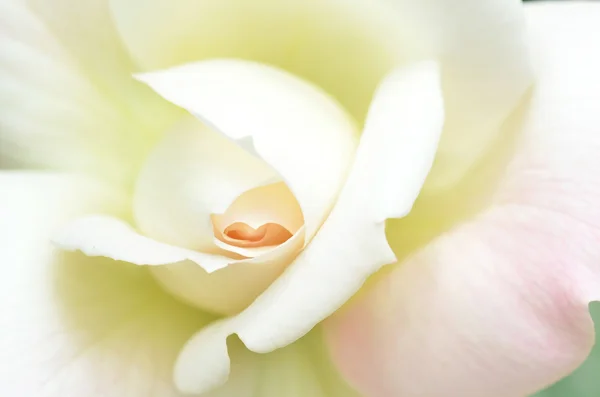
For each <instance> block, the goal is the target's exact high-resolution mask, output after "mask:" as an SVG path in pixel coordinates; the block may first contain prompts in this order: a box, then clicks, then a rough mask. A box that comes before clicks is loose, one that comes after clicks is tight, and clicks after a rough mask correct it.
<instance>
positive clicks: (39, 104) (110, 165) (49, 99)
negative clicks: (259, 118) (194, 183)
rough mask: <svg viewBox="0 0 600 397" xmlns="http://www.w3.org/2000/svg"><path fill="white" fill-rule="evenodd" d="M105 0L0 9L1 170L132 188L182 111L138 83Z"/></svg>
mask: <svg viewBox="0 0 600 397" xmlns="http://www.w3.org/2000/svg"><path fill="white" fill-rule="evenodd" d="M133 70H134V69H133V66H132V64H131V61H130V60H129V55H128V54H127V53H126V52H124V51H123V49H122V48H121V47H120V40H119V38H118V36H117V35H115V32H114V30H113V27H112V24H111V20H110V16H109V14H108V9H107V2H106V1H104V0H92V1H85V2H81V1H76V0H73V1H72V0H59V1H53V2H52V3H49V2H47V1H43V0H42V1H38V0H30V1H27V0H7V1H3V2H2V4H1V5H0V164H2V165H3V166H5V167H6V166H9V167H40V168H47V167H52V168H55V169H68V170H76V171H83V172H88V173H94V174H96V175H100V176H101V177H103V178H105V179H109V180H111V181H114V182H118V183H122V184H130V183H131V182H132V179H133V175H134V174H135V172H136V171H137V168H138V167H139V166H140V165H141V161H142V160H143V158H144V156H145V155H146V154H147V152H148V150H149V147H151V146H152V144H153V143H154V142H155V141H156V139H158V136H159V134H160V133H161V132H162V130H163V129H164V128H165V127H166V126H167V125H169V124H170V123H172V120H173V117H175V116H177V117H179V112H178V111H177V109H174V108H173V107H171V106H169V105H168V104H166V103H164V102H163V101H161V100H160V98H157V97H156V96H155V95H154V94H153V93H152V92H151V91H150V90H148V89H147V88H146V87H144V86H143V85H141V84H139V83H138V82H135V81H134V80H132V79H131V72H132V71H133Z"/></svg>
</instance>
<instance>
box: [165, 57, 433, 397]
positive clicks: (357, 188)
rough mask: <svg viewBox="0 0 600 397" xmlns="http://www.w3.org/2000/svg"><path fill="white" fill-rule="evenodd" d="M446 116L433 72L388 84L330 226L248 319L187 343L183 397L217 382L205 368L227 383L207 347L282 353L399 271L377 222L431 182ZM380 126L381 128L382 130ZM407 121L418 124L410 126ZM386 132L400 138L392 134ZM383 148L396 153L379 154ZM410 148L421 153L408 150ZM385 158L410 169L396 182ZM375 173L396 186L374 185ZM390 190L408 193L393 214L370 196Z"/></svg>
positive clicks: (220, 325) (426, 67)
mask: <svg viewBox="0 0 600 397" xmlns="http://www.w3.org/2000/svg"><path fill="white" fill-rule="evenodd" d="M390 87H393V88H395V89H390ZM390 102H396V103H398V105H404V106H405V108H401V110H399V111H400V112H406V114H407V115H406V117H397V116H395V115H394V114H393V113H389V112H387V111H385V109H386V107H387V106H388V104H389V103H390ZM442 109H443V101H442V95H441V87H440V76H439V69H438V67H437V65H436V64H435V63H419V64H415V65H411V66H410V67H407V68H405V69H403V70H401V71H397V72H395V73H394V74H393V75H391V76H390V78H389V79H387V80H386V81H384V83H383V84H382V87H381V89H380V91H379V93H378V95H377V99H376V100H375V101H374V105H373V109H372V112H371V116H372V117H371V116H370V117H369V118H370V120H369V122H368V123H367V124H368V127H367V129H366V130H365V132H364V134H363V137H362V140H361V143H360V146H359V148H358V152H357V155H356V159H355V162H354V165H353V167H352V170H351V172H350V175H349V177H348V180H347V182H346V185H345V186H344V189H343V190H342V193H341V195H340V197H339V200H338V202H337V204H336V206H335V207H334V209H333V211H332V212H331V214H330V216H329V217H328V219H327V220H326V221H325V223H324V224H323V226H322V228H321V229H320V231H319V232H318V233H317V235H316V236H315V238H314V239H313V240H312V242H311V243H310V244H309V245H308V247H307V248H306V249H305V250H304V251H303V252H302V253H301V254H300V255H299V256H298V258H296V260H295V261H294V262H293V263H292V265H290V267H288V268H287V269H286V271H285V272H284V274H283V275H282V276H281V277H279V278H278V279H277V280H276V281H275V282H274V283H273V285H272V286H271V287H269V289H268V290H267V291H265V292H264V293H263V294H262V295H261V296H259V297H258V298H257V299H256V301H254V303H253V304H252V305H251V306H250V307H249V308H248V309H246V310H245V311H243V312H242V313H241V314H239V315H238V316H235V317H231V318H229V319H225V320H221V321H219V322H216V323H214V324H212V325H210V326H209V327H207V328H206V329H204V330H202V331H200V332H199V333H198V334H197V335H195V336H194V337H193V338H192V339H191V340H190V341H189V342H188V344H187V346H186V347H185V348H184V349H183V351H182V353H181V355H180V357H179V359H178V361H177V366H176V368H175V380H176V383H177V384H178V386H179V387H180V388H181V389H182V390H183V391H186V392H201V391H204V390H207V389H210V388H211V387H214V386H215V385H216V384H218V382H217V380H218V378H216V377H214V376H211V377H210V378H207V377H206V376H205V375H204V374H205V373H206V371H208V368H207V365H210V371H213V372H212V373H213V375H214V374H219V376H221V379H220V381H221V382H223V381H224V379H226V376H227V373H228V368H229V358H228V357H227V355H226V354H223V353H224V350H223V349H221V350H219V351H218V352H217V351H215V350H214V349H213V346H218V345H220V346H223V343H224V340H225V338H227V336H229V335H230V334H233V333H236V334H237V335H238V336H239V337H240V339H241V340H242V341H243V342H244V344H245V345H246V346H247V347H248V348H249V349H250V350H253V351H256V352H261V353H266V352H270V351H273V350H275V349H278V348H281V347H283V346H286V345H288V344H289V343H292V342H294V341H295V340H297V339H298V338H300V337H301V336H302V335H304V334H306V333H307V332H308V331H310V329H311V328H313V327H314V326H315V325H316V324H317V323H318V322H320V321H321V320H323V319H324V318H325V317H327V316H328V315H330V314H331V313H332V312H333V311H335V310H336V309H338V308H339V307H340V306H341V305H342V304H343V303H344V302H345V301H346V300H347V299H349V298H350V297H351V296H352V295H353V294H354V293H355V292H356V291H357V290H358V289H359V288H360V286H361V285H362V284H363V282H364V281H365V280H366V278H367V277H368V276H369V275H371V274H372V273H374V272H375V271H376V270H378V269H379V268H380V267H381V266H383V265H385V264H388V263H392V262H394V261H395V257H394V254H393V252H392V251H391V249H390V247H389V245H388V244H387V240H386V237H385V222H384V221H383V219H381V217H392V216H397V215H399V214H405V213H406V212H408V210H409V209H410V207H411V205H412V202H411V199H414V197H416V195H417V192H418V191H419V190H420V188H421V186H420V185H418V184H415V183H414V178H415V177H414V174H415V173H416V174H417V175H418V176H419V178H420V179H421V183H423V181H424V180H425V177H426V176H427V173H428V171H429V168H430V164H431V160H432V158H433V154H434V153H435V150H436V147H437V144H438V139H439V134H441V130H442V124H443V110H442ZM408 113H413V114H411V115H408ZM380 117H381V118H382V119H383V120H387V122H385V121H379V120H378V119H379V118H380ZM408 120H412V121H413V123H414V124H407V121H408ZM388 123H389V124H388ZM392 125H396V127H397V128H401V129H405V130H396V129H395V128H393V127H391V126H392ZM407 129H408V130H407ZM416 141H421V143H420V144H416V143H414V142H416ZM409 142H413V143H412V144H410V143H409ZM387 146H393V147H394V148H395V150H387V149H385V150H384V147H387ZM415 147H419V148H421V150H419V151H415V150H413V148H415ZM389 156H392V157H398V156H399V157H404V156H406V158H407V159H406V160H405V164H406V165H407V167H406V168H404V169H399V170H398V172H397V173H396V174H392V173H388V172H387V171H388V170H387V169H386V168H385V167H386V166H387V165H388V164H390V161H391V160H392V159H382V157H389ZM408 159H411V160H410V161H409V160H408ZM379 172H382V173H385V175H387V176H389V177H393V178H392V180H386V179H384V178H374V177H373V176H374V175H376V174H377V173H379ZM390 183H398V184H404V183H406V185H405V186H406V190H401V191H394V192H393V193H394V194H395V198H396V205H395V206H391V205H389V203H390V201H387V200H385V199H382V198H380V197H378V196H375V195H374V194H373V193H374V192H380V191H383V186H382V184H383V185H387V184H390ZM399 193H400V194H399ZM381 208H384V209H385V210H386V211H387V212H383V211H381ZM209 363H210V364H209Z"/></svg>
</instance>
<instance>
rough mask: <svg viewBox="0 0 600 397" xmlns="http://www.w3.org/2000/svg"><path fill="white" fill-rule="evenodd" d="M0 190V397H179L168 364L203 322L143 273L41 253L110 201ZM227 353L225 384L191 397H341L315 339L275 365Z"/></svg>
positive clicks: (81, 192) (51, 179)
mask: <svg viewBox="0 0 600 397" xmlns="http://www.w3.org/2000/svg"><path fill="white" fill-rule="evenodd" d="M0 191H1V192H2V194H0V220H1V221H0V270H1V271H2V277H1V278H0V313H2V316H1V317H0V327H1V329H2V332H1V333H0V351H2V354H1V355H0V395H2V396H11V397H12V396H44V397H82V396H85V397H105V396H107V395H109V396H111V397H148V396H153V395H154V396H161V397H183V396H184V395H183V394H181V393H180V392H178V391H177V390H176V389H175V388H174V385H173V381H172V376H171V374H172V369H173V364H174V359H175V357H176V355H177V353H178V351H179V349H180V348H181V346H182V345H183V343H184V342H185V340H186V339H187V338H188V337H189V336H190V335H191V334H192V333H193V332H195V331H196V330H197V329H198V328H200V327H202V326H203V325H204V324H206V323H207V322H208V321H210V320H211V317H210V316H207V315H205V314H202V313H199V312H198V311H196V310H195V309H191V308H190V307H188V306H186V305H182V304H180V303H178V302H176V301H174V300H173V299H172V298H171V297H169V296H168V295H167V294H166V293H165V292H163V291H162V290H161V289H160V288H159V287H158V286H157V285H156V284H155V283H154V281H153V279H152V278H151V277H149V275H148V273H147V272H146V271H145V270H144V269H143V268H140V267H137V266H134V265H131V264H127V263H123V262H114V261H111V260H108V259H105V258H89V257H85V256H84V255H81V254H79V253H77V254H71V253H64V252H60V251H59V250H57V249H55V248H54V247H53V246H52V245H51V243H50V239H51V238H52V237H53V236H54V234H55V233H56V231H57V230H60V228H61V227H62V225H63V223H64V222H65V221H68V220H69V219H72V218H74V217H78V216H80V215H81V214H82V213H88V212H104V211H106V212H107V213H115V212H119V211H120V210H121V207H122V200H121V198H120V195H119V194H116V195H115V194H114V193H112V192H111V191H110V190H109V189H106V187H105V186H104V185H102V184H98V183H94V182H91V181H89V180H85V179H82V178H78V177H71V176H65V175H57V174H50V173H47V174H35V173H12V174H9V173H6V172H4V173H0ZM40 197H43V198H44V200H40ZM229 349H230V352H231V354H232V358H233V363H232V375H231V376H230V380H229V382H228V383H227V384H226V385H224V386H223V387H222V388H219V389H217V390H215V391H214V392H212V393H208V394H204V395H203V397H231V396H236V397H297V396H304V395H306V394H299V393H308V394H309V395H311V396H315V397H348V396H351V395H352V394H351V391H349V390H348V388H347V386H346V385H345V384H344V382H343V381H342V380H341V379H340V378H339V376H337V375H336V372H335V370H334V369H333V368H332V367H331V365H330V363H329V362H328V360H327V357H326V355H325V354H323V351H324V349H323V345H322V342H321V336H320V335H319V334H316V333H313V334H312V335H310V336H309V337H307V338H304V339H303V340H302V341H300V342H299V343H298V344H295V345H294V346H291V347H290V348H288V349H284V350H282V351H280V352H278V354H275V355H267V356H264V355H257V354H253V353H250V352H248V351H247V350H246V349H245V348H244V347H243V346H242V345H241V344H240V343H239V342H237V343H236V342H235V341H232V343H230V344H229Z"/></svg>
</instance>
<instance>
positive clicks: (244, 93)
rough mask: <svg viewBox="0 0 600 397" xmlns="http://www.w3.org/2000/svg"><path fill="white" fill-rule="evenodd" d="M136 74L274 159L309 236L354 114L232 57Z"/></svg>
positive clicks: (330, 191) (324, 208)
mask: <svg viewBox="0 0 600 397" xmlns="http://www.w3.org/2000/svg"><path fill="white" fill-rule="evenodd" d="M138 78H139V79H140V80H141V81H144V82H145V83H147V84H148V85H149V86H150V87H152V88H153V89H154V90H156V92H158V93H159V94H160V95H162V96H163V97H164V98H165V99H167V100H168V101H170V102H173V103H174V104H176V105H178V106H181V107H182V108H184V109H186V110H188V111H189V112H190V113H192V114H193V115H194V116H196V117H198V118H199V119H200V120H202V121H204V122H205V123H206V124H207V125H209V126H211V127H213V128H214V129H215V130H216V131H219V132H221V133H222V134H224V135H225V136H226V137H228V138H229V139H231V140H233V141H234V142H236V143H238V144H239V145H240V146H241V147H242V148H244V149H246V150H247V151H248V152H249V153H251V154H253V155H255V156H257V157H259V158H261V159H263V160H264V161H265V162H266V163H268V164H269V165H271V166H272V167H273V168H274V169H275V170H276V171H277V172H278V173H279V174H280V175H281V176H282V178H283V180H284V181H285V182H286V184H287V185H288V187H289V188H290V190H291V191H292V193H294V196H295V197H296V200H297V201H298V203H299V204H300V208H302V213H303V215H304V225H305V232H306V235H307V240H308V239H310V238H311V237H312V236H313V235H314V233H315V232H316V231H317V229H318V228H319V227H320V226H321V224H322V223H323V221H324V220H325V217H327V215H328V213H329V211H330V210H331V208H332V206H333V204H334V201H335V199H336V197H337V195H338V193H339V190H340V189H341V187H342V184H343V182H344V179H345V176H346V175H347V173H348V169H349V166H350V164H351V161H352V157H353V155H354V150H355V147H356V143H357V133H356V130H355V126H354V123H353V121H352V119H351V118H350V117H349V116H348V115H347V114H346V113H345V111H344V110H343V109H342V108H341V107H340V106H339V105H338V104H337V103H336V102H335V101H333V100H332V99H331V98H330V97H329V96H327V94H325V93H324V92H321V91H320V90H318V89H317V88H316V87H314V86H311V85H310V84H308V83H306V82H304V81H302V80H300V79H298V78H296V77H294V76H292V75H290V74H287V73H285V72H283V71H281V70H278V69H275V68H271V67H268V66H266V65H260V64H256V63H251V62H244V61H237V60H213V61H204V62H196V63H192V64H188V65H184V66H180V67H176V68H173V69H169V70H165V71H159V72H152V73H147V74H144V75H141V76H138ZM232 114H233V115H235V116H234V117H232Z"/></svg>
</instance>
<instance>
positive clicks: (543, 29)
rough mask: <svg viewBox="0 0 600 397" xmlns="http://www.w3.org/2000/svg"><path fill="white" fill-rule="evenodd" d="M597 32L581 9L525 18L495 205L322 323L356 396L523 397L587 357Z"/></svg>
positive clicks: (598, 288)
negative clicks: (519, 92) (531, 79)
mask: <svg viewBox="0 0 600 397" xmlns="http://www.w3.org/2000/svg"><path fill="white" fill-rule="evenodd" d="M599 20H600V7H599V6H597V5H595V4H592V3H586V4H583V3H581V4H567V3H564V4H558V3H557V4H546V5H534V6H530V8H528V21H529V23H530V30H531V43H532V46H533V48H534V49H535V56H536V61H537V63H536V65H537V66H538V67H539V70H538V73H539V82H538V86H537V88H536V90H535V91H534V93H533V97H532V102H531V103H530V106H529V107H528V108H527V109H525V120H524V124H523V125H522V126H521V127H522V129H521V135H520V137H519V142H518V143H519V146H518V148H517V152H516V154H515V156H514V158H513V159H512V161H511V163H510V165H509V167H508V169H506V173H505V177H504V178H503V180H502V183H501V184H500V187H499V189H498V191H497V193H496V195H495V197H494V201H493V205H492V206H491V207H490V208H489V209H488V210H486V211H485V212H483V213H482V214H480V215H479V216H477V217H475V218H474V219H472V220H471V221H469V222H467V223H465V224H463V225H460V226H458V227H456V228H454V229H453V230H452V231H450V232H449V233H447V234H445V235H443V236H441V237H440V238H438V239H437V240H435V241H433V242H432V243H431V244H430V245H429V246H427V247H425V248H424V249H423V250H421V251H420V252H418V253H416V254H415V255H414V256H413V257H411V258H410V259H408V260H407V261H405V262H404V263H402V265H401V266H400V267H397V268H395V269H394V271H393V272H391V274H389V275H388V276H387V277H386V278H385V279H384V280H382V281H381V282H380V283H378V284H376V286H375V287H374V288H373V290H371V291H370V292H368V293H367V294H366V295H365V296H363V297H362V299H361V300H360V301H358V302H357V303H356V304H355V305H354V306H351V307H350V308H348V310H346V311H344V312H341V313H340V314H339V315H338V316H336V317H335V318H334V319H333V320H332V321H331V322H330V323H329V327H330V342H331V346H332V351H333V353H334V356H335V358H336V361H337V364H338V366H339V368H340V369H341V370H342V371H343V372H344V373H345V374H346V376H347V379H348V380H349V381H351V382H352V383H353V384H354V385H355V386H356V387H357V388H358V389H359V390H360V391H361V392H363V393H364V394H365V395H367V396H369V397H392V396H398V395H402V396H407V397H410V396H431V397H434V396H447V395H448V394H449V393H451V394H452V395H460V396H490V397H495V396H499V397H500V396H501V397H505V396H523V395H527V394H530V393H533V392H535V391H536V390H538V389H541V388H543V387H545V386H547V385H548V384H550V383H552V382H554V381H556V380H557V379H559V378H560V377H562V376H564V375H566V374H567V373H569V372H570V371H572V370H573V369H574V368H576V367H577V366H578V365H579V364H580V363H581V362H582V361H583V359H584V358H585V356H586V355H587V354H588V352H589V350H590V347H591V344H592V343H593V340H594V338H593V335H594V330H593V324H592V322H591V320H590V316H589V313H588V303H589V301H591V300H597V299H598V298H600V285H599V284H600V272H599V265H598V264H599V263H600V211H599V209H598V208H599V207H598V200H599V199H600V180H599V177H598V175H599V172H600V161H599V159H600V157H598V151H599V149H600V139H599V137H600V134H599V132H600V130H599V126H600V112H598V109H599V108H600V94H599V93H600V80H599V79H598V73H597V71H598V70H599V69H600V51H599V50H598V46H597V43H596V37H597V36H598V34H599V33H600V31H599V30H598V21H599ZM445 204H446V203H444V202H443V201H441V202H439V204H438V205H445ZM432 379H434V380H435V381H432Z"/></svg>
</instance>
